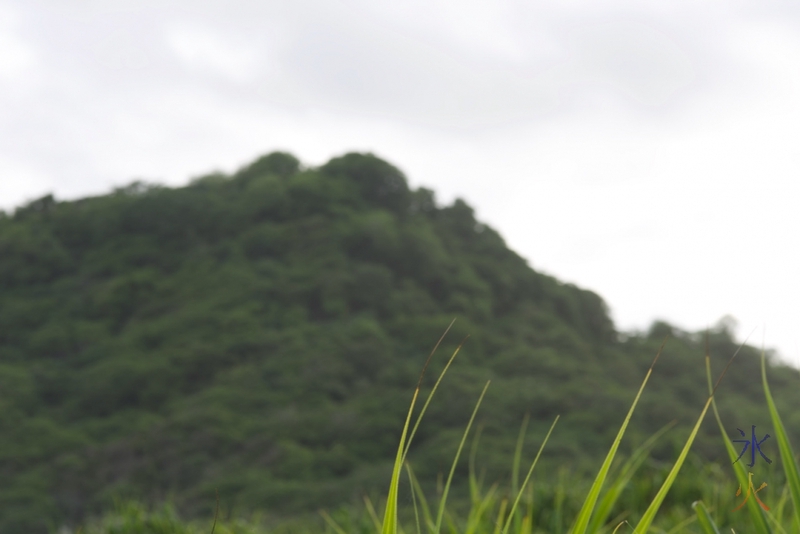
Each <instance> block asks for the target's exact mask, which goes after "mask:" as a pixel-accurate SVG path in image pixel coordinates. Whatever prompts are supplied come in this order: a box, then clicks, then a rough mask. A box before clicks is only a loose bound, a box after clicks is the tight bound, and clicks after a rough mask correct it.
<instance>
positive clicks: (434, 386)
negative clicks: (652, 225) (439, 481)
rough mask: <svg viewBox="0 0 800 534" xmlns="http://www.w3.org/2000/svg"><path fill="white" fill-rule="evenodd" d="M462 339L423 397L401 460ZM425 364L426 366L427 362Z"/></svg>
mask: <svg viewBox="0 0 800 534" xmlns="http://www.w3.org/2000/svg"><path fill="white" fill-rule="evenodd" d="M450 325H451V326H452V323H450ZM449 329H450V327H448V330H449ZM445 333H446V332H445ZM464 341H466V339H464ZM464 341H462V342H461V343H460V344H459V345H458V347H456V350H455V351H453V355H452V356H450V359H449V360H447V364H446V365H445V366H444V369H442V372H441V373H439V378H437V379H436V383H435V384H434V385H433V389H431V392H430V393H429V394H428V398H427V399H425V404H423V405H422V410H420V412H419V415H418V416H417V420H416V421H415V422H414V428H412V429H411V436H410V437H409V438H408V443H407V444H406V448H405V451H403V458H402V462H405V461H406V455H407V454H408V449H409V447H411V441H412V440H413V439H414V436H415V435H416V434H417V429H418V428H419V424H420V422H421V421H422V417H423V416H424V415H425V412H426V411H428V405H429V404H430V403H431V399H433V395H434V394H435V393H436V390H437V389H439V384H440V383H441V382H442V379H443V378H444V375H445V374H446V373H447V371H448V369H450V365H451V364H452V363H453V360H455V359H456V356H457V355H458V353H459V352H460V351H461V347H462V346H464ZM437 346H438V344H437ZM425 365H426V366H427V363H426V364H425ZM420 385H421V384H420ZM420 385H417V389H419V388H420ZM402 462H401V463H402Z"/></svg>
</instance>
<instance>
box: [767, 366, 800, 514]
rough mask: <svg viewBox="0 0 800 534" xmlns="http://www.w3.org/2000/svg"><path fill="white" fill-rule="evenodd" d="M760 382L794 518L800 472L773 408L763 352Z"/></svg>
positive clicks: (798, 511)
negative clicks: (792, 505)
mask: <svg viewBox="0 0 800 534" xmlns="http://www.w3.org/2000/svg"><path fill="white" fill-rule="evenodd" d="M761 381H762V383H763V386H764V396H765V397H766V399H767V408H769V416H770V418H771V419H772V426H773V428H774V430H775V439H776V440H777V441H778V450H779V451H780V454H781V461H782V463H783V471H784V473H786V482H787V484H788V485H789V493H790V494H791V496H792V503H793V504H794V513H795V516H797V515H800V472H798V470H797V462H796V461H795V459H794V453H793V452H792V446H791V444H790V443H789V437H788V436H787V435H786V428H785V427H784V426H783V421H782V420H781V416H780V415H779V414H778V409H777V408H776V407H775V401H774V399H773V398H772V393H771V392H770V390H769V384H768V383H767V369H766V357H765V355H764V352H763V351H762V352H761Z"/></svg>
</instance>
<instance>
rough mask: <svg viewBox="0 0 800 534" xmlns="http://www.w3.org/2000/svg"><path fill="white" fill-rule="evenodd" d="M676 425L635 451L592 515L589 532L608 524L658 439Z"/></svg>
mask: <svg viewBox="0 0 800 534" xmlns="http://www.w3.org/2000/svg"><path fill="white" fill-rule="evenodd" d="M676 424H677V421H676V420H673V421H671V422H669V423H667V424H666V425H664V426H663V427H661V429H660V430H659V431H658V432H656V433H655V434H653V435H652V436H650V437H649V438H648V439H647V441H645V442H644V443H642V444H641V445H640V446H639V447H638V448H637V449H636V450H635V451H633V453H632V454H631V457H630V458H628V459H627V460H626V461H625V463H624V464H622V467H621V468H620V470H619V473H618V474H617V476H616V477H615V479H614V481H613V482H612V483H611V486H610V487H609V488H608V490H607V491H606V493H605V495H603V498H602V499H600V503H599V504H598V505H597V509H596V511H595V513H594V514H593V515H592V520H591V521H590V522H589V528H588V531H589V532H592V533H594V532H597V531H599V530H600V528H601V527H602V526H603V525H604V524H605V523H606V521H607V520H608V517H609V515H611V510H612V509H613V508H614V505H615V504H617V501H618V500H619V497H620V495H622V490H624V489H625V487H627V485H628V483H629V482H630V480H631V478H632V477H633V475H634V473H636V471H637V470H638V469H639V467H641V466H642V464H643V463H644V461H645V460H646V459H647V457H648V456H649V454H650V451H651V450H653V447H654V446H655V444H656V442H657V441H658V439H659V438H660V437H661V436H663V435H664V434H665V433H666V432H667V431H668V430H669V429H670V428H672V427H673V426H675V425H676Z"/></svg>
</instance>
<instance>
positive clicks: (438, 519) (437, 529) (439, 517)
mask: <svg viewBox="0 0 800 534" xmlns="http://www.w3.org/2000/svg"><path fill="white" fill-rule="evenodd" d="M491 382H492V381H491V380H488V381H487V382H486V385H485V386H483V391H481V396H480V397H479V398H478V402H477V403H476V404H475V408H474V409H473V410H472V416H470V418H469V423H467V428H466V430H464V435H463V436H462V437H461V443H459V444H458V450H457V451H456V457H455V458H454V459H453V465H451V466H450V474H448V475H447V483H446V484H445V485H444V493H442V500H441V502H439V511H438V513H437V514H436V526H435V527H434V529H433V532H434V534H439V532H441V528H442V518H443V517H444V507H445V504H446V503H447V495H448V494H449V493H450V484H451V483H452V482H453V474H454V473H455V472H456V465H457V464H458V459H459V457H460V456H461V450H462V449H463V448H464V442H465V441H467V435H469V430H470V428H471V427H472V422H473V421H475V414H476V413H478V408H480V406H481V402H483V396H484V395H486V390H487V389H488V388H489V384H490V383H491Z"/></svg>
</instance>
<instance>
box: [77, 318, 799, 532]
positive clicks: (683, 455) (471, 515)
mask: <svg viewBox="0 0 800 534" xmlns="http://www.w3.org/2000/svg"><path fill="white" fill-rule="evenodd" d="M451 326H452V323H451ZM449 328H450V327H448V330H449ZM446 334H447V331H445V334H444V335H443V336H442V338H441V339H440V340H439V342H438V343H437V344H436V347H434V349H433V351H432V352H431V354H430V356H429V357H428V361H427V362H426V364H425V366H424V368H423V371H422V373H421V375H420V379H419V382H418V384H417V387H416V389H415V391H414V394H413V396H412V400H411V403H410V406H409V410H408V413H407V415H406V419H405V422H404V425H403V428H402V432H401V436H400V440H399V443H398V448H397V453H396V455H395V461H394V465H393V469H392V473H391V479H390V484H389V488H388V492H387V497H386V500H385V501H384V502H383V503H382V504H383V506H382V509H383V510H382V517H381V514H379V513H378V512H377V511H376V508H375V506H374V505H373V503H372V502H371V501H370V500H369V499H368V498H365V502H364V508H363V509H362V510H360V511H355V510H349V511H338V512H336V513H333V514H329V513H327V512H324V511H323V512H321V516H322V518H323V520H324V525H325V526H324V527H323V528H325V529H326V530H327V532H332V533H334V534H440V533H447V534H537V533H542V532H552V533H556V534H561V533H565V532H566V533H568V534H587V533H591V534H614V533H625V532H633V533H635V534H645V533H647V532H656V533H659V534H677V533H680V532H695V533H702V534H719V533H721V532H729V531H730V532H732V533H734V534H736V533H737V532H754V533H757V534H772V533H775V534H784V533H786V534H789V533H792V534H800V470H798V465H797V461H796V458H795V454H794V452H793V450H792V448H791V444H790V443H789V439H788V437H787V434H786V430H785V428H784V425H783V422H782V420H781V417H780V414H779V413H778V411H777V408H776V407H775V403H774V399H773V398H772V395H771V392H770V388H769V383H768V381H767V376H766V362H765V360H766V359H765V356H764V354H763V352H762V356H761V379H762V387H763V390H764V395H765V398H766V403H767V407H768V410H769V414H770V418H771V420H772V425H773V428H774V434H775V440H776V442H777V444H778V449H779V451H780V459H781V464H782V472H783V476H785V481H786V483H785V485H783V487H780V488H775V489H773V490H772V491H771V492H770V493H769V495H768V496H763V497H762V499H763V500H767V501H768V502H769V503H770V506H769V507H768V509H766V510H765V509H764V508H762V507H761V506H760V505H759V504H758V503H757V501H756V499H755V498H752V496H751V498H749V499H748V500H747V501H746V503H745V504H746V506H745V507H744V508H743V509H741V510H739V511H738V512H734V511H733V508H734V506H735V505H734V504H733V503H734V502H737V503H738V502H741V499H743V498H744V497H745V494H746V492H745V491H744V488H747V487H748V484H749V481H750V479H751V478H752V476H751V475H750V474H749V472H748V471H747V470H746V468H745V466H744V462H734V460H736V458H737V450H736V448H735V447H734V446H733V443H732V442H731V440H730V439H729V438H728V436H727V433H726V432H725V426H724V425H723V423H722V420H721V418H720V415H719V412H718V410H717V406H716V402H715V393H716V391H717V387H718V386H719V384H720V382H721V380H722V378H723V376H724V375H725V372H726V371H727V369H728V367H729V366H730V365H731V363H732V362H733V360H734V358H735V357H736V354H737V353H738V351H737V352H736V353H734V354H733V355H732V356H731V359H730V360H729V362H728V365H727V366H726V367H725V369H724V370H723V372H722V374H721V375H720V376H719V377H718V379H717V380H716V382H715V383H713V380H712V376H711V370H710V360H709V356H708V351H706V352H707V353H706V360H705V363H706V373H707V378H708V398H707V400H706V402H705V404H704V405H703V406H702V407H701V408H700V412H699V415H698V418H697V421H696V423H695V425H694V427H693V428H692V430H691V433H690V434H689V437H688V438H687V439H686V441H685V443H684V445H683V447H682V449H681V451H680V452H679V454H678V456H677V459H675V461H674V462H673V463H672V464H671V466H670V467H669V469H668V470H665V474H664V476H663V480H661V481H660V486H659V487H658V490H657V491H656V493H655V495H654V496H653V497H651V498H649V501H646V502H644V503H643V504H644V506H643V507H644V510H643V511H640V510H626V509H624V507H623V506H621V498H622V496H623V494H624V492H625V490H626V489H627V488H631V487H632V486H633V487H634V489H635V488H636V486H637V484H636V482H637V480H636V478H635V476H636V474H637V473H638V472H639V471H640V468H641V467H642V466H643V464H645V462H646V461H647V460H648V457H649V454H650V452H651V450H652V449H653V447H654V446H655V444H656V443H657V441H658V439H659V438H660V437H661V436H663V435H664V433H666V432H667V431H668V430H669V429H670V428H672V427H673V426H674V424H675V422H674V421H673V422H672V423H670V424H668V425H666V426H665V427H663V428H662V429H661V430H659V431H658V432H656V433H655V434H654V435H653V436H651V437H650V438H649V439H648V440H646V441H645V442H644V443H643V444H642V445H640V446H639V447H638V448H637V449H636V450H634V451H633V453H632V454H631V455H630V456H629V457H628V458H627V459H625V461H622V462H620V461H619V459H618V458H617V453H618V450H619V446H620V443H621V441H622V439H623V437H624V435H625V432H626V430H627V428H628V424H629V422H630V420H631V417H632V416H633V414H634V411H635V410H636V406H637V404H638V403H639V400H640V398H641V397H642V395H643V393H644V390H645V386H646V385H647V382H648V380H649V378H650V376H651V374H652V373H653V370H654V368H655V365H656V363H657V361H658V359H659V357H660V354H661V350H659V351H658V353H657V354H656V356H655V358H654V360H653V362H652V364H651V366H650V368H649V369H648V371H647V373H646V374H645V376H644V378H643V380H642V383H641V386H640V388H639V390H638V392H637V393H636V396H635V397H634V399H633V401H632V404H631V406H630V409H629V410H628V413H627V415H626V416H625V418H624V419H623V421H622V424H621V426H620V428H619V431H618V433H617V435H616V437H615V439H614V441H613V443H612V444H611V447H610V449H609V451H608V454H607V455H606V457H605V459H604V460H603V462H602V464H601V466H600V469H599V470H598V472H597V475H596V476H595V478H594V480H593V481H592V483H591V484H590V485H588V487H587V486H586V484H585V481H583V480H574V479H570V476H569V473H568V471H567V470H566V469H561V470H560V471H559V473H558V477H557V481H556V482H552V481H551V482H550V484H549V486H547V485H546V484H540V485H537V486H535V485H534V472H535V468H536V466H537V463H538V462H539V460H540V457H541V455H542V452H543V451H544V449H545V446H546V444H547V442H548V439H549V438H550V436H551V434H552V433H553V432H554V429H555V428H556V425H557V422H558V419H559V417H558V416H557V417H556V418H555V420H554V421H553V422H552V425H551V426H550V428H549V430H548V431H547V433H546V434H545V435H544V436H542V437H541V443H540V445H539V449H538V452H537V454H536V457H535V459H534V460H533V462H532V463H531V465H530V466H529V468H528V469H527V472H526V475H525V477H524V478H523V480H522V482H521V483H520V480H519V475H520V469H521V458H522V449H523V444H524V439H525V435H526V432H527V427H528V422H529V417H528V416H526V417H525V418H524V420H523V422H522V426H521V430H520V434H519V438H518V441H517V446H516V448H515V453H514V459H513V464H512V475H511V481H510V482H511V483H510V491H507V492H506V491H503V490H501V489H500V487H499V485H498V484H493V485H492V486H490V487H489V488H488V489H486V490H484V484H483V481H482V480H481V478H480V477H478V476H477V475H476V471H475V458H476V453H477V450H478V444H479V441H480V434H481V429H480V427H479V428H478V429H477V431H476V432H475V433H474V435H473V437H472V442H471V446H470V452H469V458H468V464H469V479H468V486H469V498H468V506H467V507H466V508H463V507H461V508H458V507H456V508H454V509H450V508H448V505H447V503H448V498H449V496H450V490H451V486H452V483H453V477H454V473H455V472H456V469H457V466H458V465H459V462H460V459H461V456H462V452H463V450H464V447H465V445H466V443H467V440H468V439H469V436H470V433H471V431H472V428H473V424H474V421H475V419H476V415H477V414H478V412H479V410H480V405H481V402H482V400H483V398H484V395H485V394H486V391H487V389H488V388H489V386H490V383H489V382H487V383H486V385H485V386H484V388H483V390H482V392H481V394H480V396H479V398H478V399H477V402H476V403H475V406H474V409H473V411H472V414H471V416H470V419H469V421H468V423H467V425H466V428H465V430H464V433H463V435H462V438H461V440H460V442H459V445H458V448H457V450H456V453H455V456H454V459H453V462H452V464H451V467H450V470H449V473H448V476H447V479H446V480H445V481H444V484H443V486H442V487H441V490H440V491H439V492H438V494H439V495H438V502H437V503H436V505H435V506H433V505H432V504H431V502H430V501H429V500H428V499H427V497H426V496H425V494H424V493H423V490H422V486H421V484H420V483H419V481H418V480H417V478H416V476H415V475H414V471H413V469H412V467H411V465H410V464H409V463H408V461H407V455H408V451H409V448H410V446H411V442H412V441H413V439H414V436H415V434H416V432H417V429H418V428H419V425H420V422H421V420H422V418H423V416H424V415H425V412H426V410H427V408H428V406H429V405H430V402H431V400H432V399H433V397H434V395H435V394H436V391H437V390H438V388H439V385H440V384H441V382H442V380H443V378H444V376H445V375H446V373H447V371H448V370H449V369H450V367H451V365H452V363H453V362H454V360H455V358H456V356H457V355H458V353H459V351H460V349H461V345H459V347H458V348H457V349H456V350H455V351H454V352H453V354H452V355H451V356H450V358H449V360H448V361H447V364H446V365H445V367H444V369H443V370H442V372H441V373H440V375H439V376H438V378H437V380H436V382H435V384H434V386H433V388H432V389H431V391H430V393H429V394H428V397H427V398H426V399H425V402H424V403H423V405H422V408H421V409H420V410H419V413H417V414H416V416H415V408H416V406H417V402H418V400H419V394H420V389H421V385H422V381H423V377H424V374H425V370H426V369H427V367H428V363H429V362H430V361H431V358H432V357H433V356H434V354H435V352H436V349H437V348H438V346H439V344H440V343H441V341H442V339H444V336H445V335H446ZM665 342H666V340H665ZM462 345H463V342H462ZM663 346H664V345H663V344H662V347H661V348H662V349H663ZM740 348H741V347H740ZM709 408H711V410H712V411H713V413H714V417H715V419H716V421H717V424H718V426H719V429H720V432H721V434H722V440H723V442H724V444H725V448H726V451H727V453H728V456H729V458H730V460H731V463H732V467H733V469H732V470H733V473H734V475H735V477H736V481H737V482H738V483H739V484H740V487H741V488H742V489H743V491H742V495H741V497H739V498H738V499H736V498H735V497H734V493H733V489H732V486H730V485H719V484H718V485H717V487H713V488H711V487H707V488H706V489H707V490H709V491H706V494H707V496H706V497H704V498H705V499H707V500H708V501H709V502H713V505H711V506H709V505H708V504H707V503H706V502H704V500H697V501H695V502H693V503H688V502H687V503H685V505H684V506H680V505H674V504H673V505H672V506H671V508H670V509H669V510H667V511H663V510H662V507H663V505H664V502H665V499H666V498H667V495H668V493H669V491H670V489H671V488H672V487H673V485H674V484H675V481H676V480H677V478H678V475H679V473H680V471H681V469H682V467H683V466H684V464H685V463H686V461H687V458H688V457H689V451H690V449H691V446H692V444H693V442H694V439H695V437H696V436H697V433H698V430H699V428H700V425H701V424H702V422H703V420H704V419H705V416H706V414H707V412H708V410H709ZM412 421H413V424H412ZM404 475H405V476H404ZM404 479H407V491H408V493H410V501H411V508H412V509H413V515H410V514H411V511H412V510H406V511H403V513H401V510H400V508H399V506H398V502H399V495H400V494H401V489H403V488H406V484H404V483H403V484H402V488H401V483H402V481H403V480H404ZM542 487H544V489H542ZM711 490H713V491H711ZM578 494H580V495H582V497H581V496H579V495H578ZM762 495H763V494H762ZM765 506H766V505H765ZM573 509H574V510H575V513H574V516H572V517H567V513H566V510H573ZM620 510H621V511H620ZM615 511H616V512H617V514H616V515H615V516H612V514H614V512H615ZM660 512H661V516H662V517H661V521H660V522H657V521H656V520H657V518H659V514H660ZM319 528H320V527H319V526H317V527H311V526H308V525H297V528H294V529H293V528H291V527H284V528H283V529H267V528H266V527H265V526H263V525H262V524H260V523H259V522H258V521H252V522H250V523H241V522H240V523H235V522H234V523H231V522H225V521H217V517H216V516H215V518H214V526H213V527H211V531H212V532H215V533H216V534H240V533H242V534H243V533H245V532H249V533H266V532H272V533H277V532H285V533H287V534H288V533H290V532H295V533H301V532H303V533H305V532H318V531H319ZM667 529H668V530H667ZM737 529H739V530H737ZM82 532H83V534H139V533H141V534H144V533H153V534H198V533H200V532H209V525H201V524H194V525H188V524H184V523H181V522H180V521H179V520H178V519H177V516H176V514H175V513H174V511H173V510H172V509H171V508H169V507H165V508H163V509H161V510H157V511H155V512H148V511H146V510H144V509H143V508H141V507H138V506H136V505H131V504H128V505H124V506H123V507H121V508H120V510H118V511H117V512H116V513H115V514H112V515H109V516H107V517H106V518H105V519H104V520H101V521H98V522H95V523H93V524H90V525H88V526H87V528H86V529H85V530H84V531H82Z"/></svg>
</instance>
